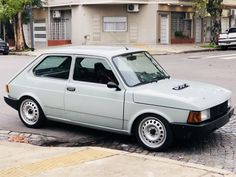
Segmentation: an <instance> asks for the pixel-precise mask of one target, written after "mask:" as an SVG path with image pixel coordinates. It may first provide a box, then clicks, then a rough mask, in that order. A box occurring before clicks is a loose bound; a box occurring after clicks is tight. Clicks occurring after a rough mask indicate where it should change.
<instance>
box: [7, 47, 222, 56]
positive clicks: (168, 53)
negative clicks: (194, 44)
mask: <svg viewBox="0 0 236 177" xmlns="http://www.w3.org/2000/svg"><path fill="white" fill-rule="evenodd" d="M144 49H145V48H144ZM147 51H148V52H149V53H150V54H152V55H172V54H182V53H186V54H187V53H198V52H212V51H220V49H219V48H210V49H208V48H207V49H199V50H187V51H178V52H168V51H166V52H161V51H159V52H157V51H156V52H155V50H153V51H152V50H147ZM10 55H18V56H32V57H36V56H38V55H39V54H34V53H26V52H10Z"/></svg>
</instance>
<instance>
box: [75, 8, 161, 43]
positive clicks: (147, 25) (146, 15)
mask: <svg viewBox="0 0 236 177" xmlns="http://www.w3.org/2000/svg"><path fill="white" fill-rule="evenodd" d="M104 16H126V17H127V19H128V31H127V32H103V17H104ZM156 16H157V5H153V4H152V5H141V6H140V11H139V12H138V13H128V12H127V6H126V5H89V6H74V7H72V43H73V44H82V43H84V42H85V40H84V36H85V35H89V36H90V40H89V41H88V43H89V44H117V43H145V44H155V43H156V35H157V20H156Z"/></svg>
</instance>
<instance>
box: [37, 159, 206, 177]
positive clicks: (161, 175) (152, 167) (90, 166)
mask: <svg viewBox="0 0 236 177" xmlns="http://www.w3.org/2000/svg"><path fill="white" fill-rule="evenodd" d="M206 173H207V171H205V170H201V169H194V168H190V167H182V166H179V165H175V164H167V163H162V162H160V161H154V160H147V159H144V158H139V157H134V156H128V155H116V156H111V157H107V158H103V159H98V160H94V161H88V162H85V163H83V164H79V165H75V166H71V167H67V168H57V169H53V170H51V171H47V172H44V173H41V174H38V175H35V176H34V177H46V176H57V177H63V176H70V177H77V176H80V177H94V176H96V177H108V176H112V177H156V176H158V177H167V176H168V177H176V176H178V177H179V176H180V177H185V176H186V177H188V176H189V174H191V177H199V176H202V175H204V174H206Z"/></svg>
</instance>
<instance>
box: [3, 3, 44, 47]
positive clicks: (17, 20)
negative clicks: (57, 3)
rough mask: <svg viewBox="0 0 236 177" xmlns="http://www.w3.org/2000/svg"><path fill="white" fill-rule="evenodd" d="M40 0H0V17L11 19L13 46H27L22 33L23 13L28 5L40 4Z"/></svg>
mask: <svg viewBox="0 0 236 177" xmlns="http://www.w3.org/2000/svg"><path fill="white" fill-rule="evenodd" d="M41 5H42V1H41V0H0V18H2V19H7V20H9V21H11V23H12V25H13V31H14V39H15V48H16V50H19V51H22V50H24V49H25V48H27V45H26V43H25V40H24V33H23V21H22V18H23V14H26V13H24V12H26V11H27V9H28V8H29V7H32V6H33V7H34V6H41Z"/></svg>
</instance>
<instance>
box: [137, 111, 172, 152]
mask: <svg viewBox="0 0 236 177" xmlns="http://www.w3.org/2000/svg"><path fill="white" fill-rule="evenodd" d="M134 133H135V136H136V139H137V140H138V142H139V143H140V144H141V145H142V146H143V147H144V148H146V149H148V150H151V151H164V150H166V149H167V148H168V147H170V146H171V144H172V143H173V140H174V139H173V133H172V130H171V128H170V125H169V123H168V122H167V121H166V120H165V119H164V118H162V117H160V116H157V115H154V114H148V115H144V116H142V117H140V118H139V119H138V120H137V122H136V124H135V127H134Z"/></svg>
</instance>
